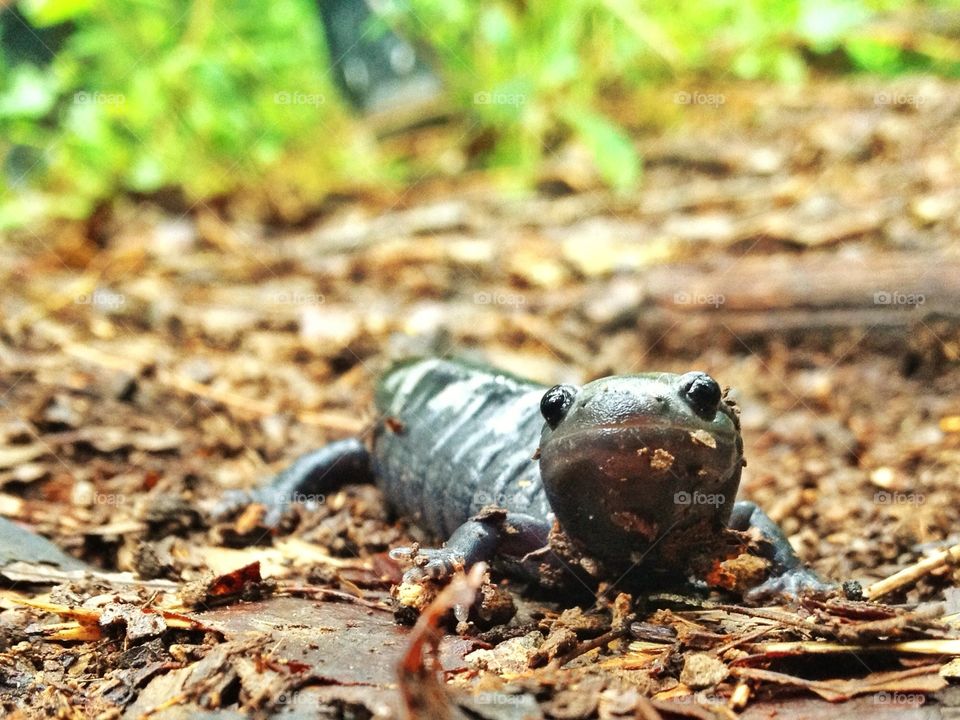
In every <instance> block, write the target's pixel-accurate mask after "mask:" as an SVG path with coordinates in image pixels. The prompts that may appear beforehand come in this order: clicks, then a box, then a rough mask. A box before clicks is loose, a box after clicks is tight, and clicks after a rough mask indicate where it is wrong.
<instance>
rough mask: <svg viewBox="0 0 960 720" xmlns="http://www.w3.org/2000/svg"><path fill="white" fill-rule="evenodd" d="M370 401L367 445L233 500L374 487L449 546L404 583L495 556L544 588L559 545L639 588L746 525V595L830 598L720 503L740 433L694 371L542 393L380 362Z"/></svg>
mask: <svg viewBox="0 0 960 720" xmlns="http://www.w3.org/2000/svg"><path fill="white" fill-rule="evenodd" d="M375 397H376V408H377V411H378V414H379V418H380V419H379V420H378V421H377V423H376V426H375V428H374V432H373V437H372V441H371V442H370V444H369V446H368V445H366V444H364V443H363V442H362V441H361V440H360V439H359V438H351V439H347V440H342V441H339V442H335V443H332V444H330V445H327V446H325V447H323V448H320V449H319V450H316V451H314V452H311V453H308V454H306V455H303V456H301V457H300V458H299V459H297V460H296V461H295V462H294V463H293V464H292V465H291V466H290V467H288V468H287V469H286V470H284V471H282V472H281V473H280V474H279V475H277V476H276V477H275V478H274V479H273V480H272V481H271V482H270V483H269V484H268V485H266V486H263V487H261V488H259V489H257V490H254V491H253V492H252V493H249V494H247V495H245V496H244V499H246V500H254V501H257V502H260V503H263V504H265V505H266V506H267V507H268V510H269V513H270V515H269V516H268V517H271V518H272V520H273V521H275V520H276V519H277V518H278V517H279V515H280V513H281V512H282V509H283V508H284V507H285V506H286V504H287V503H288V502H289V501H290V499H291V498H294V497H296V496H298V495H316V494H321V493H326V492H329V491H331V490H333V489H334V488H336V487H338V486H341V485H343V484H345V483H358V482H368V481H369V482H375V483H376V484H377V485H379V487H380V488H381V489H382V490H383V492H384V493H385V494H386V497H387V499H388V501H389V502H390V503H391V505H392V506H393V507H394V508H395V509H396V510H397V512H399V513H400V514H402V515H405V516H408V517H410V518H412V519H413V520H414V521H415V522H416V523H417V524H418V525H420V526H421V527H423V528H424V529H425V530H427V531H429V532H431V533H432V534H434V535H435V536H438V537H446V538H448V540H447V542H446V543H445V544H444V546H443V547H440V548H428V549H421V550H419V551H418V552H417V553H416V554H415V557H414V558H413V560H414V563H415V565H414V567H413V568H412V569H411V570H409V571H408V572H407V575H406V576H405V579H406V580H417V579H419V578H422V577H433V578H440V577H444V576H446V575H449V574H450V573H452V572H453V571H454V570H455V569H457V568H461V567H465V566H469V565H471V564H473V563H476V562H478V561H481V560H493V559H498V560H506V561H507V564H508V566H512V568H513V569H514V570H515V571H517V572H519V573H520V574H522V575H524V576H527V577H529V578H533V579H545V578H556V577H558V576H562V575H563V574H564V573H565V572H567V571H568V568H569V566H570V563H569V562H564V561H563V560H562V559H561V557H560V556H562V555H563V553H560V554H559V556H558V553H556V552H553V551H552V546H548V543H549V542H551V541H552V540H553V538H555V537H556V535H557V533H561V534H562V537H563V538H564V539H565V542H564V543H563V545H564V547H566V548H567V550H566V552H567V553H568V554H569V552H570V550H569V549H570V548H574V552H582V553H583V554H584V555H585V556H589V557H590V558H591V562H593V563H594V565H593V566H591V567H594V568H601V570H600V572H607V573H610V574H612V575H613V578H612V579H617V578H619V577H620V575H621V574H622V573H624V572H626V571H627V570H629V571H630V574H631V576H632V577H634V578H640V580H641V582H643V581H644V580H645V579H649V580H651V582H652V581H653V580H655V579H659V578H663V577H669V576H671V575H679V576H682V575H683V574H684V573H686V572H688V568H689V566H690V563H691V561H692V560H693V559H694V558H696V557H698V556H702V555H703V554H704V552H705V551H706V550H708V549H712V548H710V546H711V545H715V544H716V542H717V541H718V540H719V535H720V533H721V531H722V528H724V527H728V528H731V529H733V530H741V531H743V530H747V529H749V528H754V529H755V530H756V531H757V532H758V533H759V535H760V537H761V538H762V539H763V540H764V541H765V543H764V547H766V548H767V554H768V557H769V560H770V561H771V575H770V577H768V579H767V580H766V581H765V582H764V583H763V584H762V585H760V586H759V587H757V588H755V589H754V590H753V591H751V593H750V596H751V597H752V598H753V599H763V598H766V597H776V596H782V595H794V594H797V593H799V592H801V591H805V590H809V591H814V592H818V593H823V592H827V591H830V590H832V589H833V588H834V587H835V586H834V585H832V584H830V583H826V582H824V581H822V580H821V579H820V578H818V577H817V576H816V575H815V574H814V573H812V572H811V571H810V570H808V569H806V568H805V567H803V566H802V565H801V563H800V561H799V559H798V558H797V556H796V554H795V553H794V552H793V550H792V548H791V547H790V544H789V543H788V541H787V539H786V537H785V536H784V534H783V532H782V531H781V530H780V529H779V528H778V527H777V526H776V524H775V523H774V522H773V521H772V520H771V519H770V518H769V517H768V516H767V515H766V514H765V513H764V512H763V511H762V510H761V509H760V508H758V507H757V506H756V505H755V504H753V503H751V502H743V501H741V502H733V498H734V497H735V496H736V493H737V487H738V485H739V483H740V472H741V468H742V467H743V465H744V460H743V441H742V439H741V437H740V423H739V420H738V417H737V412H736V410H735V408H734V406H733V404H732V402H730V401H728V400H727V399H726V398H725V397H724V396H723V393H722V392H721V389H720V386H719V385H718V384H717V382H716V381H715V380H714V379H713V378H711V377H710V376H709V375H707V374H705V373H702V372H688V373H685V374H683V375H676V374H672V373H648V374H642V375H622V376H612V377H606V378H601V379H599V380H595V381H593V382H590V383H587V384H585V385H583V386H582V387H577V386H573V385H557V386H555V387H551V388H549V389H548V388H546V387H544V386H542V385H538V384H536V383H534V382H531V381H528V380H523V379H521V378H518V377H515V376H513V375H510V374H508V373H505V372H501V371H497V370H494V369H491V368H488V367H484V366H481V365H476V364H472V363H467V362H463V361H455V360H445V359H436V358H426V359H415V360H408V361H404V362H401V363H398V364H396V365H394V366H393V367H392V368H391V369H389V370H388V371H387V372H386V373H385V374H384V375H383V376H382V378H381V379H380V382H379V383H378V386H377V389H376V396H375ZM237 502H238V498H237V497H236V496H234V497H233V498H232V500H231V501H230V502H229V503H228V504H229V505H231V506H236V504H237ZM568 560H569V557H568ZM574 564H575V563H574Z"/></svg>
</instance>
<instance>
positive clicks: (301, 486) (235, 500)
mask: <svg viewBox="0 0 960 720" xmlns="http://www.w3.org/2000/svg"><path fill="white" fill-rule="evenodd" d="M370 482H373V474H372V470H371V468H370V452H369V451H368V450H367V448H366V446H365V445H364V444H363V442H362V441H361V440H360V439H359V438H349V439H347V440H340V441H338V442H334V443H330V444H329V445H325V446H323V447H322V448H320V449H318V450H313V451H312V452H308V453H306V454H304V455H301V456H300V457H298V458H297V459H296V460H294V461H293V462H292V463H291V464H290V465H288V466H287V467H286V468H284V469H283V470H281V471H280V472H279V473H277V474H276V475H275V476H274V477H273V478H272V479H270V480H269V481H268V482H267V483H266V484H265V485H261V486H260V487H256V488H253V489H252V490H235V491H232V492H229V493H226V494H225V495H224V497H223V498H222V499H221V500H220V502H219V503H218V504H217V506H216V507H215V508H214V511H213V514H214V517H220V518H222V517H226V516H229V515H231V514H233V513H235V512H236V511H237V510H239V509H240V508H242V507H244V506H246V505H249V504H250V503H260V504H261V505H264V506H266V508H267V512H266V514H265V516H264V520H263V522H264V524H265V525H266V526H268V527H273V526H275V525H276V524H277V523H278V522H280V518H281V517H282V516H283V513H284V512H285V511H286V510H287V509H288V508H289V506H290V504H291V503H295V502H308V501H319V500H322V499H323V496H324V495H327V494H329V493H331V492H333V491H335V490H337V489H339V488H340V487H342V486H343V485H346V484H348V483H358V484H359V483H370Z"/></svg>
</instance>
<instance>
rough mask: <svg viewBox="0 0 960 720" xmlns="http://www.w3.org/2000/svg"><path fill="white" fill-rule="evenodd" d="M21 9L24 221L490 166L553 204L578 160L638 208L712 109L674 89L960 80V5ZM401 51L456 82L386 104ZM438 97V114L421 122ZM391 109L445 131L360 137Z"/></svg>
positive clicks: (16, 129) (6, 76) (2, 127)
mask: <svg viewBox="0 0 960 720" xmlns="http://www.w3.org/2000/svg"><path fill="white" fill-rule="evenodd" d="M4 5H5V8H4V10H3V19H2V24H0V28H2V48H3V63H2V67H0V142H2V145H0V153H2V155H3V158H4V163H3V167H4V175H5V179H6V183H5V185H6V192H5V193H4V194H3V196H2V198H0V226H5V227H11V226H23V225H25V224H28V223H34V222H36V221H37V220H39V219H43V218H49V217H69V218H82V217H87V216H89V215H90V214H91V213H93V212H94V210H95V209H96V208H97V207H99V206H101V205H102V204H104V203H110V202H113V201H115V200H116V199H117V198H118V196H121V195H123V194H128V195H129V194H134V195H137V196H144V195H148V196H149V195H153V196H157V197H162V198H164V199H165V201H166V202H172V201H173V200H174V199H176V200H178V201H179V202H182V203H186V204H187V205H189V204H190V203H191V202H195V201H197V200H204V199H211V198H229V199H230V201H231V202H234V203H237V204H239V203H244V204H245V205H246V206H247V211H248V213H252V214H253V215H256V216H261V217H274V216H276V217H279V218H281V219H283V220H288V221H294V222H296V221H299V220H302V219H303V218H304V217H306V216H308V215H309V214H310V213H311V212H313V211H315V210H316V207H317V206H318V204H319V203H320V202H321V200H322V198H323V197H324V195H325V194H327V193H330V192H338V191H344V190H348V191H353V190H358V189H363V188H382V187H394V188H395V187H398V186H400V185H402V184H403V183H409V182H411V181H413V180H419V179H422V178H424V177H437V176H443V175H458V174H461V173H464V172H473V171H476V170H481V169H487V170H493V171H495V172H496V173H497V179H498V182H500V183H504V184H507V185H508V186H512V187H521V188H522V187H530V186H531V185H532V184H535V182H536V181H537V180H538V179H542V178H541V177H540V176H541V175H542V174H543V172H544V163H545V162H547V161H549V160H550V159H551V158H553V159H556V157H557V155H558V154H562V151H563V150H565V149H567V150H572V151H576V152H578V153H579V155H580V156H582V159H583V161H584V164H583V167H582V168H581V169H580V171H579V172H580V174H589V173H595V174H596V175H597V176H598V177H599V179H600V180H601V182H602V183H603V184H604V185H606V186H608V187H611V188H614V189H617V190H628V189H631V188H634V187H636V186H638V184H639V183H640V182H642V177H643V162H644V158H643V156H642V153H641V152H639V151H638V148H637V147H636V146H635V143H634V142H632V140H631V138H633V137H635V136H636V135H637V134H638V133H655V132H657V131H658V130H661V129H663V128H664V127H668V126H671V125H673V124H676V123H677V122H678V121H679V120H680V119H681V118H682V117H683V116H684V115H685V111H687V110H688V109H689V107H688V105H691V104H692V105H696V104H697V103H698V102H701V103H710V102H711V98H700V99H699V100H698V99H697V98H693V100H692V101H691V100H690V99H689V98H688V101H687V103H684V102H683V101H682V96H678V97H681V99H680V100H676V99H675V98H674V97H673V96H672V95H670V94H667V95H663V94H662V93H658V90H662V89H663V88H664V87H668V86H671V85H672V84H674V85H675V84H676V83H678V82H681V83H687V84H688V85H689V82H690V81H691V80H695V81H696V82H704V81H710V82H714V83H716V82H751V81H754V82H755V81H762V82H775V83H779V84H785V85H790V86H794V87H803V86H804V85H805V84H807V83H809V82H810V81H811V80H812V79H816V78H822V77H832V78H837V77H865V76H866V77H884V78H890V77H898V76H907V75H911V74H917V73H924V74H929V75H933V76H937V77H956V76H957V74H958V72H960V50H958V47H960V46H958V38H960V9H958V8H960V5H958V3H957V2H956V1H955V0H943V1H941V2H906V3H905V2H901V1H899V0H814V1H812V2H801V1H800V0H746V1H740V0H709V1H708V2H703V3H688V4H682V5H680V6H679V7H678V6H677V5H676V4H675V3H668V2H659V1H653V2H647V3H642V4H641V3H630V2H623V1H621V0H575V1H574V2H570V3H563V4H559V3H537V2H534V3H525V2H510V1H500V0H497V1H495V2H490V3H474V2H469V1H468V0H444V1H443V2H440V1H435V0H411V1H410V2H375V3H372V5H373V7H372V12H371V9H370V8H367V6H366V5H365V3H363V2H359V0H358V1H356V2H345V1H343V0H337V1H335V2H331V3H326V6H327V7H328V12H327V16H326V18H324V17H323V15H322V13H321V12H320V9H319V7H318V5H317V4H315V3H312V2H308V1H307V0H300V1H297V0H282V1H278V2H265V1H264V2H260V1H259V0H252V1H251V2H248V3H242V4H237V3H229V2H217V1H216V0H209V1H199V2H126V1H124V0H120V1H119V2H110V3H106V2H95V1H91V0H25V1H24V2H19V3H10V2H7V3H4ZM321 5H322V3H321ZM324 22H326V32H325V31H324ZM338 28H339V30H338ZM391 28H392V29H393V30H394V31H396V33H397V34H398V35H396V36H394V38H393V39H392V40H391V39H390V38H387V37H386V36H387V35H388V34H390V33H391ZM338 32H339V34H338ZM398 37H399V38H403V40H402V41H397V42H395V44H394V46H391V45H390V42H393V41H395V40H396V39H397V38H398ZM378 42H380V43H381V47H379V48H378V47H377V43H378ZM378 52H379V53H380V55H381V56H385V57H386V58H387V60H388V61H389V62H392V63H393V64H394V70H395V71H397V72H401V73H402V72H410V71H411V70H413V69H414V65H416V68H415V69H416V70H417V71H418V72H419V74H420V75H421V76H423V77H427V79H428V81H429V80H430V79H435V80H437V83H438V84H437V86H435V87H434V86H430V84H429V82H428V83H427V87H426V88H425V87H423V86H422V84H421V86H420V87H417V88H413V87H412V84H409V83H408V86H406V87H404V88H402V92H401V93H400V95H405V100H406V101H407V104H408V105H409V107H405V108H402V107H400V106H401V105H403V103H402V102H396V101H398V100H399V99H400V98H397V97H394V98H393V101H394V102H392V103H391V102H390V101H389V99H388V100H387V101H384V98H383V97H382V96H383V93H379V95H380V97H379V98H378V97H377V95H378V92H377V91H378V90H382V89H383V88H377V87H373V86H376V85H377V84H378V81H379V84H380V85H384V84H389V82H387V83H384V82H383V78H382V77H377V76H376V73H375V72H374V76H373V77H372V78H371V77H363V73H368V72H369V68H366V67H365V66H364V62H365V61H372V62H373V63H375V62H376V60H377V53H378ZM391 52H393V53H394V54H393V57H392V58H391V57H390V53H391ZM405 65H409V67H405ZM387 72H388V73H389V70H388V71H387ZM358 73H360V75H361V77H359V78H358V76H357V74H358ZM429 76H432V78H431V77H429ZM345 79H346V82H344V80H345ZM351 82H352V83H353V86H352V87H351V85H350V83H351ZM358 82H359V85H358ZM365 82H366V83H367V85H368V86H366V87H363V84H364V83H365ZM441 83H442V84H441ZM682 89H683V90H684V91H686V92H689V91H690V87H689V86H685V87H684V88H682ZM431 93H433V96H432V97H430V98H429V99H431V100H433V101H435V102H434V103H433V106H432V107H431V108H430V109H429V111H427V110H426V109H425V108H423V107H415V112H413V113H411V112H410V110H411V108H413V107H414V106H417V102H415V101H417V100H418V99H426V98H423V97H421V96H423V95H431ZM388 94H389V93H388ZM378 100H379V101H380V103H379V105H378V104H377V103H378ZM712 102H714V103H715V102H716V100H715V99H713V100H712ZM351 105H352V107H351ZM358 110H359V111H360V112H359V113H358V112H357V111H358ZM401 111H403V112H401ZM378 112H379V114H380V116H381V117H380V119H379V120H380V121H382V120H384V119H385V118H384V116H395V117H393V118H392V125H394V126H396V125H398V117H396V116H399V115H401V114H405V117H404V118H403V122H402V123H399V124H401V125H410V124H415V123H416V122H417V121H420V120H431V119H441V120H442V121H443V122H442V123H441V124H440V126H438V127H435V128H434V130H435V131H434V132H433V133H427V134H426V135H424V134H423V133H421V134H419V135H417V136H415V138H410V137H405V138H400V139H398V138H396V137H391V136H390V135H389V134H390V132H391V131H395V130H396V129H397V128H396V127H385V126H384V123H383V122H380V121H374V122H371V121H369V118H368V121H367V122H361V121H359V120H358V118H364V117H367V116H369V115H376V114H377V113H378ZM418 112H419V114H418ZM390 124H391V123H387V125H390ZM401 129H402V128H401ZM384 135H387V137H386V138H385V137H384Z"/></svg>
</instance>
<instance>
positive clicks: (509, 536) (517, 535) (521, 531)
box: [390, 509, 550, 582]
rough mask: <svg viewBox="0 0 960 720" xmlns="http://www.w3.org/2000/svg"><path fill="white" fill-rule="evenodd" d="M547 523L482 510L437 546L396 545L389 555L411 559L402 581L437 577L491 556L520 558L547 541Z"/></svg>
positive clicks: (451, 573)
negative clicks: (406, 546) (402, 546)
mask: <svg viewBox="0 0 960 720" xmlns="http://www.w3.org/2000/svg"><path fill="white" fill-rule="evenodd" d="M549 532H550V526H549V524H548V523H546V522H545V521H543V520H538V519H537V518H535V517H532V516H530V515H524V514H521V513H508V512H506V511H504V510H496V509H491V510H485V511H482V512H481V513H480V514H478V515H475V516H474V517H472V518H470V519H469V520H467V521H466V522H465V523H463V525H461V526H460V527H458V528H457V529H456V530H455V531H454V533H453V535H451V536H450V539H449V540H447V542H446V543H444V546H443V547H440V548H422V549H416V550H414V549H413V548H397V549H395V550H393V551H391V553H390V555H391V557H393V558H396V559H403V560H412V561H413V563H414V567H412V568H410V569H409V570H407V572H406V573H404V575H403V581H404V582H418V581H420V580H425V579H432V580H440V579H445V578H448V577H450V576H451V575H453V574H454V573H455V572H457V571H459V570H465V569H467V568H469V567H470V566H471V565H474V564H475V563H478V562H481V561H487V560H491V559H492V558H493V557H494V556H495V555H508V556H511V557H517V558H520V557H523V556H524V555H526V554H527V553H529V552H533V551H534V550H537V549H538V548H541V547H543V546H544V545H546V544H547V536H548V534H549Z"/></svg>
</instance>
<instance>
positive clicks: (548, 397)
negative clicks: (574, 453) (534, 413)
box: [540, 385, 577, 429]
mask: <svg viewBox="0 0 960 720" xmlns="http://www.w3.org/2000/svg"><path fill="white" fill-rule="evenodd" d="M576 395H577V389H576V388H575V387H574V386H573V385H554V386H553V387H552V388H550V389H549V390H547V391H546V392H545V393H544V394H543V398H542V399H541V400H540V414H541V415H543V419H544V420H546V421H547V425H549V426H550V428H551V429H553V428H556V427H557V425H559V424H560V421H561V420H563V416H564V415H566V414H567V410H569V409H570V406H571V405H573V398H574V397H576Z"/></svg>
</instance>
